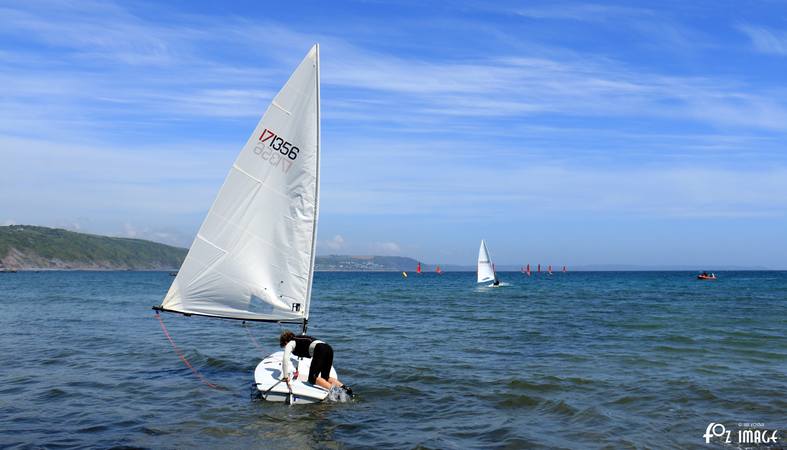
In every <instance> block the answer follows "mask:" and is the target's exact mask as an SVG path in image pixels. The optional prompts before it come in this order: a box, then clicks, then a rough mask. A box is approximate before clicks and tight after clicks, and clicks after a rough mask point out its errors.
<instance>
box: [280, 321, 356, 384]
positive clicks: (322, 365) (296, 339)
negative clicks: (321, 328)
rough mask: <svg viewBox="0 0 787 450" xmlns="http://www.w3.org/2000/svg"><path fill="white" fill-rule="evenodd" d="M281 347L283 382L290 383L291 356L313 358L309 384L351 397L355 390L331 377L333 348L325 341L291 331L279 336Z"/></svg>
mask: <svg viewBox="0 0 787 450" xmlns="http://www.w3.org/2000/svg"><path fill="white" fill-rule="evenodd" d="M279 345H280V346H281V347H283V348H284V358H283V359H282V362H281V369H282V370H281V371H282V375H283V381H284V382H286V383H289V382H290V371H289V368H288V365H289V363H290V354H293V355H295V356H297V357H299V358H311V359H312V362H311V366H310V367H309V383H312V384H316V385H317V386H320V387H322V388H325V389H328V390H332V389H334V388H336V389H343V390H344V392H346V393H347V395H349V396H350V397H352V396H353V390H352V389H351V388H350V387H349V386H347V385H345V384H343V383H342V382H341V381H339V380H337V379H336V378H332V377H331V367H332V366H333V348H332V347H331V346H330V345H328V344H326V343H325V342H323V341H320V340H317V339H315V338H313V337H311V336H306V335H302V336H296V335H295V333H293V332H292V331H289V330H284V331H282V333H281V336H279Z"/></svg>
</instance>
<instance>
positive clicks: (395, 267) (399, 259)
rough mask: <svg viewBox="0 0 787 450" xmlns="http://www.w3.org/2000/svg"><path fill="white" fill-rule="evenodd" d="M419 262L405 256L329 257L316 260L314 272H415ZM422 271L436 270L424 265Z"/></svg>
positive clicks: (320, 257)
mask: <svg viewBox="0 0 787 450" xmlns="http://www.w3.org/2000/svg"><path fill="white" fill-rule="evenodd" d="M417 265H418V261H416V260H414V259H413V258H407V257H404V256H350V255H327V256H317V257H316V258H315V267H314V270H317V271H323V272H368V271H374V272H385V271H396V272H399V271H415V268H416V266H417ZM421 270H424V271H426V270H434V266H427V265H425V264H423V265H422V266H421Z"/></svg>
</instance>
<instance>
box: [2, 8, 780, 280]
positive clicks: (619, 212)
mask: <svg viewBox="0 0 787 450" xmlns="http://www.w3.org/2000/svg"><path fill="white" fill-rule="evenodd" d="M316 42H318V43H320V56H321V77H322V88H321V95H322V101H321V107H322V147H321V151H322V156H321V163H322V167H321V191H320V195H321V204H320V222H319V231H318V253H319V254H378V255H401V256H411V257H414V258H417V259H420V260H422V261H425V262H430V263H443V264H450V263H452V264H465V265H470V264H473V263H474V261H475V259H476V257H477V254H478V244H479V241H480V239H482V238H483V239H486V240H487V243H488V246H489V249H490V251H491V254H492V257H493V259H494V260H495V261H496V262H497V263H498V264H526V263H531V264H535V263H542V264H554V265H563V264H566V265H568V266H569V267H571V266H578V265H592V264H631V265H697V267H698V269H702V268H703V267H710V266H719V265H738V266H761V267H769V268H782V269H785V268H787V84H785V80H787V3H785V2H783V1H762V2H750V1H723V0H722V1H713V2H711V1H708V2H677V1H676V2H643V3H637V2H630V1H627V2H591V3H585V2H573V1H572V2H561V1H544V2H539V1H529V2H507V1H495V2H486V1H467V2H461V1H434V2H423V1H390V2H389V1H385V2H384V1H375V0H370V1H335V2H333V1H332V2H325V1H299V2H259V1H248V2H243V1H238V2H198V1H173V2H153V1H128V2H122V3H113V2H111V1H96V2H92V1H68V2H65V1H62V2H61V1H25V2H15V1H12V2H5V1H0V225H8V224H35V225H44V226H57V227H64V228H68V229H72V230H78V231H83V232H91V233H99V234H109V235H115V236H125V237H138V238H145V239H151V240H155V241H159V242H164V243H168V244H174V245H179V246H188V245H189V244H190V242H191V240H192V239H193V238H194V235H195V234H196V231H197V229H198V228H199V226H200V224H201V222H202V220H203V218H204V216H205V214H206V212H207V209H208V208H209V207H210V204H211V202H212V200H213V198H214V196H215V195H216V193H217V191H218V188H219V187H220V185H221V182H222V181H223V179H224V177H225V176H226V174H227V172H228V170H229V167H230V165H231V164H232V161H233V160H234V159H235V157H236V156H237V154H238V152H239V151H240V149H241V147H242V145H243V144H244V143H245V141H246V139H247V138H248V135H249V133H250V132H251V131H252V130H253V128H254V126H255V125H256V123H257V121H258V120H259V118H260V116H261V115H262V113H263V112H264V111H265V109H266V108H267V106H268V103H269V102H270V100H271V99H272V98H273V96H274V95H275V94H276V92H277V91H278V89H279V88H280V87H281V86H282V85H283V84H284V82H285V81H286V80H287V78H288V77H289V75H290V73H291V72H292V70H293V69H294V68H295V67H296V65H297V64H298V63H299V62H300V60H301V59H302V58H303V57H304V55H305V54H306V52H307V51H308V49H309V48H310V47H311V45H313V44H314V43H316Z"/></svg>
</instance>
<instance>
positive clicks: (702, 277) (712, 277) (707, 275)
mask: <svg viewBox="0 0 787 450" xmlns="http://www.w3.org/2000/svg"><path fill="white" fill-rule="evenodd" d="M697 279H698V280H715V279H716V274H715V273H708V272H702V273H701V274H699V275H697Z"/></svg>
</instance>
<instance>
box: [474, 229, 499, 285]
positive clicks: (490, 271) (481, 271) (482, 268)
mask: <svg viewBox="0 0 787 450" xmlns="http://www.w3.org/2000/svg"><path fill="white" fill-rule="evenodd" d="M494 279H495V269H494V267H492V258H490V257H489V250H487V248H486V242H484V240H483V239H482V240H481V248H479V249H478V282H479V283H483V282H486V281H492V280H494Z"/></svg>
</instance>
